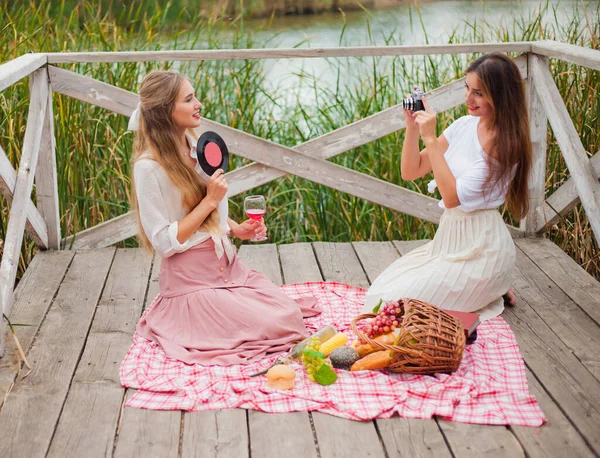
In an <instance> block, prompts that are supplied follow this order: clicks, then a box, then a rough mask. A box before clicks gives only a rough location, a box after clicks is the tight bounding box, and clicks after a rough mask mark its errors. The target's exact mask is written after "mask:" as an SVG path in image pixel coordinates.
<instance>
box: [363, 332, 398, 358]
mask: <svg viewBox="0 0 600 458" xmlns="http://www.w3.org/2000/svg"><path fill="white" fill-rule="evenodd" d="M373 340H375V341H376V342H379V343H383V344H387V345H393V344H394V341H395V340H396V336H395V333H394V332H388V333H387V334H381V335H379V336H377V337H375V338H374V339H373ZM352 347H354V348H355V349H356V351H357V352H358V355H359V356H360V357H361V358H363V357H365V356H367V355H368V354H369V353H373V352H376V351H379V350H381V347H377V346H375V345H374V344H372V343H361V341H360V339H356V340H355V341H354V342H352Z"/></svg>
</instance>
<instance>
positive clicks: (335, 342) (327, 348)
mask: <svg viewBox="0 0 600 458" xmlns="http://www.w3.org/2000/svg"><path fill="white" fill-rule="evenodd" d="M347 341H348V336H347V335H346V334H344V333H343V332H338V333H337V334H336V335H335V336H333V337H332V338H331V339H328V340H326V341H325V342H323V343H322V344H321V346H320V347H319V351H320V352H321V353H323V354H325V356H329V354H330V353H331V352H332V351H333V350H334V349H336V348H338V347H341V346H342V345H346V342H347Z"/></svg>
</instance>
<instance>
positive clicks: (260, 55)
mask: <svg viewBox="0 0 600 458" xmlns="http://www.w3.org/2000/svg"><path fill="white" fill-rule="evenodd" d="M496 51H498V52H529V51H531V43H529V42H516V43H511V42H506V43H470V44H449V45H423V46H360V47H336V48H287V49H286V48H272V49H215V50H191V51H125V52H69V53H66V52H60V53H47V54H46V55H47V56H48V63H50V64H59V63H60V64H62V63H70V62H162V61H186V60H191V61H202V60H238V59H282V58H324V57H369V56H416V55H430V54H471V53H478V52H481V53H488V52H496Z"/></svg>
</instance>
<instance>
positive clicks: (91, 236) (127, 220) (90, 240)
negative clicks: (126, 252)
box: [62, 211, 138, 250]
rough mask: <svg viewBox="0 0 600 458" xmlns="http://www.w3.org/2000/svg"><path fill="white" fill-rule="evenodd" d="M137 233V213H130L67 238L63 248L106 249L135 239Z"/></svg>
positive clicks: (63, 242) (64, 240)
mask: <svg viewBox="0 0 600 458" xmlns="http://www.w3.org/2000/svg"><path fill="white" fill-rule="evenodd" d="M137 233H138V225H137V219H136V216H135V213H134V212H133V211H130V212H127V213H125V214H124V215H121V216H117V217H115V218H112V219H109V220H108V221H105V222H104V223H100V224H97V225H96V226H94V227H91V228H89V229H86V230H84V231H81V232H79V233H77V234H75V235H71V236H69V237H65V238H64V239H63V241H62V247H63V248H64V249H67V250H93V249H97V248H104V247H107V246H110V245H113V244H115V243H118V242H120V241H122V240H126V239H128V238H129V237H134V236H136V235H137Z"/></svg>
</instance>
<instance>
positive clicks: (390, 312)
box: [361, 302, 403, 339]
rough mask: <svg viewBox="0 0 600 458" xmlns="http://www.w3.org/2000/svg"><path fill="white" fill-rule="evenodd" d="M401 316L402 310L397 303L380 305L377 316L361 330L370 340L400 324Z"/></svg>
mask: <svg viewBox="0 0 600 458" xmlns="http://www.w3.org/2000/svg"><path fill="white" fill-rule="evenodd" d="M402 314H403V310H402V307H401V306H400V304H399V303H398V302H385V303H383V304H381V307H380V308H379V311H378V312H377V316H376V317H375V318H373V320H372V321H371V322H370V323H368V324H366V325H363V327H362V329H361V330H362V332H363V333H365V334H366V335H367V336H369V337H370V338H371V339H373V338H375V337H376V336H378V335H380V334H387V333H388V332H391V331H394V330H395V329H396V328H397V327H398V325H399V324H400V323H401V322H402Z"/></svg>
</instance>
